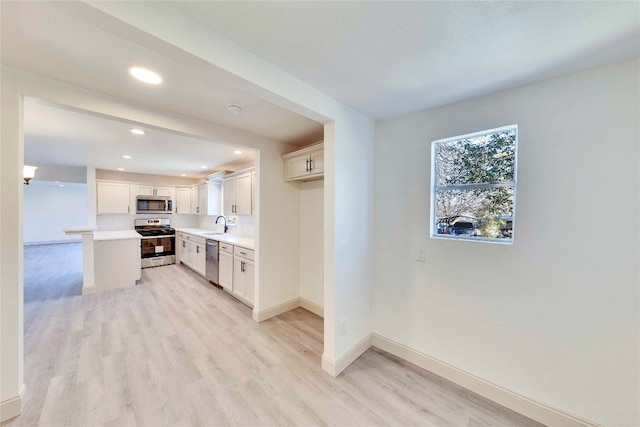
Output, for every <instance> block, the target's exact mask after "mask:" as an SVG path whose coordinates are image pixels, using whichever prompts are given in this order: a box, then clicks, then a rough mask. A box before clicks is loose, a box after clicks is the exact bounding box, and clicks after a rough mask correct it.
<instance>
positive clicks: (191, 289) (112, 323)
mask: <svg viewBox="0 0 640 427" xmlns="http://www.w3.org/2000/svg"><path fill="white" fill-rule="evenodd" d="M80 269H81V248H80V245H79V244H60V245H43V246H28V247H26V248H25V382H26V384H27V392H26V394H25V399H24V407H23V414H22V415H21V416H20V417H17V418H14V419H13V420H10V421H8V422H6V423H4V424H3V426H11V427H18V426H37V425H38V426H114V427H115V426H135V425H137V426H154V427H155V426H176V427H178V426H222V425H224V426H258V425H269V426H276V425H277V426H280V425H304V426H307V425H314V426H315V425H331V426H356V425H366V426H370V425H392V426H408V425H420V426H445V425H447V426H469V427H475V426H478V427H484V426H539V424H537V423H535V422H533V421H531V420H530V419H528V418H525V417H523V416H521V415H519V414H516V413H514V412H511V411H509V410H507V409H505V408H503V407H501V406H499V405H497V404H495V403H492V402H490V401H488V400H486V399H484V398H482V397H480V396H478V395H476V394H474V393H471V392H469V391H467V390H465V389H462V388H460V387H458V386H456V385H454V384H452V383H450V382H448V381H446V380H444V379H442V378H440V377H438V376H436V375H433V374H431V373H429V372H427V371H425V370H423V369H420V368H418V367H416V366H414V365H412V364H410V363H407V362H405V361H403V360H401V359H398V358H396V357H394V356H392V355H390V354H388V353H385V352H384V351H382V350H378V349H375V348H372V349H370V350H369V351H367V352H366V353H365V354H364V355H363V356H362V357H360V358H359V359H358V360H357V361H356V362H355V363H353V364H352V365H351V366H350V367H349V368H347V369H346V370H345V372H344V373H343V374H341V375H340V376H339V377H338V378H332V377H331V376H329V375H328V374H326V373H324V372H323V371H322V370H321V368H320V359H321V355H322V348H323V346H322V342H323V323H322V319H321V318H319V317H317V316H316V315H314V314H311V313H309V312H308V311H306V310H304V309H302V308H298V309H295V310H292V311H290V312H288V313H285V314H282V315H280V316H277V317H275V318H272V319H269V320H267V321H265V322H262V323H255V322H254V321H253V320H252V319H251V310H250V309H249V308H248V307H246V306H244V305H243V304H241V303H240V302H238V301H237V300H235V299H234V298H232V297H230V296H229V295H227V294H226V293H225V292H224V291H222V290H220V289H217V288H215V287H213V286H212V285H210V284H208V283H207V282H206V281H205V280H204V279H203V278H201V277H199V276H197V275H196V274H195V273H193V272H191V271H190V270H188V269H186V268H184V267H180V266H175V265H173V266H165V267H156V268H151V269H146V270H144V271H143V279H142V281H141V283H140V284H139V285H138V286H136V287H134V288H131V289H124V290H114V291H107V292H103V293H98V294H93V295H86V296H84V297H83V296H81V295H80V291H81V287H82V283H81V282H82V274H81V271H80Z"/></svg>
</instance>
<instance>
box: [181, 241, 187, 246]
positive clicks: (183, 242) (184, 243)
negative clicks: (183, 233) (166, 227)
mask: <svg viewBox="0 0 640 427" xmlns="http://www.w3.org/2000/svg"><path fill="white" fill-rule="evenodd" d="M186 244H187V242H185V241H184V240H183V241H182V247H183V248H186V246H185V245H186Z"/></svg>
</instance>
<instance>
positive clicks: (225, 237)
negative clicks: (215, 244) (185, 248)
mask: <svg viewBox="0 0 640 427" xmlns="http://www.w3.org/2000/svg"><path fill="white" fill-rule="evenodd" d="M176 231H178V232H180V233H187V234H192V235H194V236H198V237H204V238H205V239H211V240H217V241H219V242H224V243H229V244H230V245H234V246H241V247H243V248H246V249H251V250H253V249H254V247H255V239H253V238H251V237H242V236H234V235H233V234H228V233H227V234H216V235H210V234H205V233H213V232H214V231H213V230H202V229H200V228H176Z"/></svg>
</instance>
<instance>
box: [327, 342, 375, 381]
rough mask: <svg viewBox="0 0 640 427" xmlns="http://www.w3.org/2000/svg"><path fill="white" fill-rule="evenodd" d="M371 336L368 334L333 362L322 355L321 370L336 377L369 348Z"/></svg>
mask: <svg viewBox="0 0 640 427" xmlns="http://www.w3.org/2000/svg"><path fill="white" fill-rule="evenodd" d="M371 342H372V334H368V335H367V336H366V337H364V338H363V339H362V341H360V342H359V343H358V344H356V345H355V346H353V347H352V348H351V350H349V351H347V352H346V353H345V354H343V355H342V356H341V357H340V358H339V359H338V360H333V359H331V358H330V357H328V356H327V355H326V354H324V353H323V354H322V369H323V370H324V371H325V372H327V373H328V374H329V375H331V376H332V377H337V376H338V375H340V373H341V372H342V371H344V370H345V369H347V367H348V366H349V365H351V364H352V363H353V362H354V361H355V360H356V359H357V358H358V357H360V356H362V354H363V353H364V352H365V351H367V350H368V349H369V347H371Z"/></svg>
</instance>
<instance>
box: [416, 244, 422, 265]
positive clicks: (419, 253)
mask: <svg viewBox="0 0 640 427" xmlns="http://www.w3.org/2000/svg"><path fill="white" fill-rule="evenodd" d="M415 252H416V261H420V262H424V246H417V247H416V251H415Z"/></svg>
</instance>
